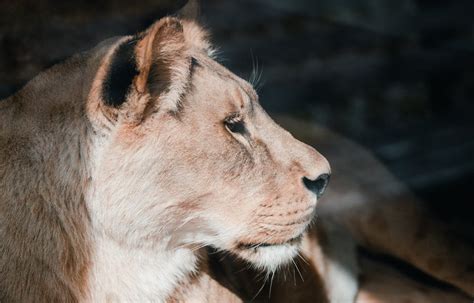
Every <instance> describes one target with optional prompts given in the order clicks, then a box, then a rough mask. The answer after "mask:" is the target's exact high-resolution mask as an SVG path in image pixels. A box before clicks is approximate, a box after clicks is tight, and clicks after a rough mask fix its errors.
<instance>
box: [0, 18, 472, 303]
mask: <svg viewBox="0 0 474 303" xmlns="http://www.w3.org/2000/svg"><path fill="white" fill-rule="evenodd" d="M131 41H133V43H131ZM211 54H212V47H211V45H210V43H209V42H208V40H207V34H206V32H205V31H204V30H203V29H202V28H201V27H200V26H198V25H197V24H195V23H194V22H193V21H189V20H179V19H176V18H171V17H167V18H163V19H161V20H159V21H157V22H156V23H155V24H153V25H152V26H151V27H150V28H149V29H147V30H146V31H145V32H143V33H141V34H139V35H137V36H134V37H130V36H129V37H117V38H112V39H110V40H107V41H105V42H103V43H101V44H100V45H98V46H97V47H96V48H94V49H93V50H91V51H88V52H85V53H83V54H79V55H76V56H74V57H73V58H71V59H69V60H67V61H66V62H64V63H62V64H59V65H57V66H55V67H53V68H51V69H49V70H47V71H45V72H44V73H42V74H40V75H39V76H38V77H36V78H35V79H33V80H32V81H31V82H30V83H28V84H27V85H26V86H25V87H24V88H23V89H22V90H21V91H19V92H18V93H17V94H15V95H14V96H12V97H10V98H8V99H6V100H3V101H2V102H1V103H0V126H1V128H0V273H1V279H0V301H1V302H33V301H34V302H104V301H124V302H125V301H129V302H130V301H134V302H148V301H153V302H164V301H169V302H182V301H186V302H203V301H208V302H215V301H221V302H224V301H225V302H241V301H243V300H247V299H251V298H252V297H254V296H255V293H256V292H257V291H258V289H255V286H256V285H258V284H257V282H258V281H257V282H255V283H249V281H253V280H252V279H254V278H255V274H256V272H255V270H258V269H263V270H264V271H265V272H267V273H269V274H272V273H273V272H275V270H276V269H277V268H279V267H282V266H284V265H285V264H287V263H290V262H292V260H293V258H294V257H295V256H296V255H297V254H298V253H300V252H301V253H302V254H303V255H304V256H305V258H306V259H307V260H308V261H307V263H305V264H306V265H304V264H300V266H301V267H303V268H304V269H305V270H303V271H302V273H301V275H302V277H305V278H306V279H305V281H306V282H305V283H303V284H296V283H295V285H294V286H292V285H291V280H290V284H289V283H285V282H284V280H277V281H275V283H279V284H278V287H276V290H274V296H273V297H272V298H275V301H279V300H280V302H288V296H289V297H290V298H292V299H294V300H295V301H303V302H304V301H306V300H308V298H312V299H314V298H315V296H317V298H318V300H319V301H320V302H325V301H337V300H352V299H355V298H356V295H357V293H356V292H357V291H358V281H357V274H358V272H357V270H358V269H357V266H356V264H355V263H356V260H355V245H356V243H355V242H353V240H352V239H355V240H356V241H357V244H362V245H365V246H367V247H372V248H374V249H375V250H378V251H382V252H384V253H388V254H393V255H395V256H397V257H400V258H402V259H405V260H407V261H408V262H410V263H412V264H414V265H415V266H417V267H419V268H421V269H422V270H424V271H426V272H428V273H430V274H432V275H433V276H435V277H438V278H440V279H442V280H444V281H446V282H449V283H451V284H453V285H455V286H457V287H459V288H460V289H462V290H464V291H465V292H466V293H468V294H470V295H472V294H473V293H474V290H473V288H472V284H470V283H469V281H472V280H473V279H472V276H473V273H472V270H471V271H469V270H470V269H469V265H471V266H472V264H473V263H472V262H471V259H472V254H471V251H470V250H469V249H467V248H464V247H463V246H462V245H460V244H459V242H453V243H452V244H451V245H450V246H449V247H448V248H446V247H445V246H443V244H444V243H446V242H447V240H449V239H448V235H447V233H445V232H442V231H440V227H439V226H437V225H433V224H432V222H430V221H428V220H426V219H424V217H423V216H422V214H423V213H422V212H421V211H420V210H419V209H418V208H416V207H415V206H414V205H416V203H413V204H410V203H407V204H395V203H389V202H390V201H392V200H393V199H394V198H393V197H395V198H396V193H398V192H400V191H403V188H401V187H400V185H399V184H398V183H396V182H395V183H390V182H389V181H391V180H392V179H391V176H390V175H389V174H387V173H386V172H385V171H384V170H383V169H378V170H374V171H373V174H374V178H377V180H379V181H380V180H383V184H384V185H387V188H388V189H389V191H387V188H375V189H373V188H371V187H370V184H372V183H371V181H370V180H365V181H366V183H362V182H361V183H360V184H359V183H357V184H356V185H353V183H354V182H360V181H361V180H360V179H361V178H354V179H351V178H348V177H347V176H348V175H351V174H352V175H356V176H357V173H358V170H357V169H356V170H351V171H349V167H351V168H352V167H354V163H352V164H351V165H352V166H349V165H346V164H344V163H342V164H340V163H339V164H337V168H338V171H339V175H338V178H337V179H335V183H336V185H337V184H338V183H339V184H338V185H337V186H336V188H337V189H338V191H335V192H333V193H332V194H331V195H332V200H334V202H332V204H326V205H331V206H325V207H324V204H322V205H321V207H320V208H319V212H320V213H321V217H322V218H321V219H322V220H319V221H318V222H319V223H318V230H315V229H314V228H312V229H310V230H309V232H306V233H305V231H307V230H308V226H309V224H310V222H311V221H312V220H313V219H314V218H315V210H316V203H317V196H316V193H315V192H312V191H311V190H310V189H308V188H307V187H306V186H305V182H304V181H303V180H304V179H303V178H307V179H309V180H315V179H316V178H317V177H318V176H320V175H322V174H328V173H329V172H330V168H329V164H328V162H327V161H326V159H325V158H324V157H323V156H321V155H320V154H319V153H318V152H317V151H316V150H314V149H313V148H312V147H310V146H308V145H306V144H303V143H302V142H300V141H298V140H296V139H295V138H293V137H292V136H291V135H290V134H289V133H288V132H286V131H285V130H283V129H282V128H281V127H280V126H278V125H277V124H276V123H275V122H274V121H273V120H271V119H270V118H269V116H268V115H267V114H266V113H265V112H264V110H263V109H262V107H261V106H260V105H259V103H258V97H257V95H256V93H255V91H254V89H253V88H252V87H251V85H249V83H247V82H246V81H244V80H242V79H240V78H238V77H237V76H236V75H234V74H232V73H231V72H230V71H228V70H227V69H225V68H224V67H223V66H221V65H220V64H218V63H217V62H216V61H214V60H213V59H212V56H210V55H211ZM307 129H309V128H308V127H306V126H305V127H303V131H301V133H303V132H304V130H306V131H307ZM313 131H315V130H313ZM315 133H317V132H316V131H315ZM318 134H319V135H320V136H318V138H319V140H321V139H323V140H322V141H318V143H321V146H323V147H324V144H325V143H326V144H328V143H327V142H330V140H331V138H333V137H332V136H333V135H332V134H330V133H329V135H328V133H318ZM331 142H335V141H331ZM337 142H339V144H342V145H339V146H340V147H339V149H338V150H354V149H355V147H354V146H353V145H351V144H347V143H344V140H339V141H337ZM344 144H345V145H344ZM326 146H327V145H326ZM341 146H342V147H341ZM344 146H345V147H344ZM346 147H347V148H346ZM358 161H359V162H357V163H356V164H358V165H362V166H364V167H379V165H378V164H377V163H375V164H374V161H373V159H372V158H370V157H369V156H366V155H365V154H364V155H363V157H362V158H361V159H359V160H358ZM359 169H360V170H362V167H359ZM337 180H339V181H337ZM354 180H357V181H354ZM389 184H396V186H395V188H390V187H389ZM351 186H352V187H351ZM351 188H358V190H359V191H358V192H357V191H352V190H350V189H351ZM384 190H385V191H384ZM390 190H391V191H392V193H393V195H392V196H390V195H387V194H386V193H387V192H390ZM361 193H363V195H362V194H361ZM391 197H392V198H391ZM380 201H384V202H387V203H384V204H381V203H379V202H380ZM407 201H410V200H409V199H408V200H407ZM400 205H402V207H403V209H405V210H408V211H409V216H408V217H407V216H404V215H403V214H407V212H403V211H400V208H399V207H400ZM354 209H358V210H359V211H358V212H354V211H353V210H354ZM354 214H357V217H356V218H355V217H354ZM402 219H403V220H402ZM402 221H403V224H400V222H402ZM420 222H428V223H427V224H424V223H420ZM374 226H375V227H376V228H373V227H374ZM424 226H425V227H429V228H430V231H431V230H435V231H436V233H431V232H426V230H424V229H423V227H424ZM341 230H342V232H341ZM344 230H346V231H350V233H351V234H350V237H349V235H348V234H345V233H344ZM413 230H416V231H417V232H414V233H412V231H413ZM407 235H409V236H408V238H407ZM440 239H441V240H440ZM403 244H406V245H403ZM205 246H207V247H213V248H214V250H215V251H216V252H213V253H212V254H210V255H209V254H208V251H206V250H205V249H204V248H203V247H205ZM450 247H455V248H456V249H454V250H453V251H452V252H451V253H452V254H453V255H454V256H455V257H456V258H453V259H450V260H440V259H439V258H436V253H440V252H441V253H446V250H449V248H450ZM217 252H223V253H224V254H228V253H230V254H231V255H232V256H237V257H238V258H239V260H241V259H243V260H246V262H250V263H251V264H253V269H246V265H245V264H246V263H245V264H244V265H242V264H237V265H236V264H233V262H235V260H234V259H232V260H228V261H227V260H226V259H225V258H224V259H222V260H219V259H218V260H217V261H216V260H215V259H213V255H214V253H217ZM341 252H344V254H343V253H341ZM346 252H347V254H345V253H346ZM208 256H209V258H208ZM469 258H471V259H469ZM341 261H342V262H344V263H345V264H344V265H343V266H341ZM239 262H240V261H239ZM235 266H237V267H239V266H240V267H241V270H240V271H234V269H235ZM463 266H465V267H463ZM347 269H349V270H347ZM471 269H472V268H471ZM375 272H377V271H375ZM249 277H250V279H249ZM278 281H280V282H278ZM282 281H283V282H282ZM368 281H369V282H370V279H369V280H368ZM341 283H343V284H341ZM370 285H372V284H369V286H370ZM264 286H265V285H264ZM266 287H267V288H269V289H270V290H271V289H272V286H271V285H270V286H269V287H268V285H267V286H266ZM362 287H364V285H363V284H362ZM370 289H377V287H374V286H373V285H372V286H371V288H369V290H370ZM342 290H343V291H342ZM364 290H366V289H364V288H362V289H361V291H360V292H359V295H360V296H362V298H367V296H368V295H370V292H369V294H367V292H364ZM249 294H250V297H249ZM364 296H365V297H364ZM257 297H258V296H257ZM297 298H298V300H297Z"/></svg>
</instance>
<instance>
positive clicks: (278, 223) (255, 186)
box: [87, 17, 330, 270]
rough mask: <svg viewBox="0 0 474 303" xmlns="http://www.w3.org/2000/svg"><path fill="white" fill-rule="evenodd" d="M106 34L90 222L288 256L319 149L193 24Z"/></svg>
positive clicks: (154, 239) (306, 217)
mask: <svg viewBox="0 0 474 303" xmlns="http://www.w3.org/2000/svg"><path fill="white" fill-rule="evenodd" d="M112 44H113V46H112V47H110V46H107V47H108V50H107V55H105V56H104V59H103V60H102V64H101V67H100V69H99V71H98V72H97V74H96V76H95V80H94V83H93V87H92V90H91V93H90V95H89V98H88V100H89V101H88V105H87V115H88V116H89V119H90V120H91V121H92V123H93V127H94V129H95V130H96V137H95V139H94V141H93V142H92V143H91V144H92V145H93V150H94V157H95V161H94V163H95V164H94V167H93V169H92V171H93V173H92V178H91V180H92V181H91V184H92V185H91V188H90V192H89V201H91V202H90V204H91V205H90V208H91V209H92V212H91V214H92V221H93V223H94V224H95V226H96V228H97V229H99V230H101V231H102V232H103V234H105V235H107V237H111V238H112V239H114V240H116V241H117V242H119V243H121V245H128V246H140V247H143V246H148V247H153V246H158V245H162V246H163V245H164V246H166V249H174V248H177V247H191V248H197V247H201V246H204V245H210V246H213V247H215V248H217V249H221V250H225V251H228V252H232V253H234V254H236V255H238V256H240V257H242V258H244V259H246V260H248V261H250V262H252V263H253V264H255V265H256V266H258V267H262V268H266V269H270V270H273V269H274V268H276V267H277V266H278V265H279V264H282V263H284V262H285V261H288V260H290V259H291V258H292V257H294V256H295V254H296V253H297V250H298V245H299V239H300V237H301V235H302V233H303V232H304V231H305V229H306V228H307V226H308V224H309V223H310V222H311V220H312V219H313V218H314V215H315V206H316V202H317V199H318V197H319V196H320V195H321V194H322V192H323V191H324V188H325V186H326V184H327V181H328V176H329V173H330V168H329V164H328V162H327V161H326V159H325V158H324V157H323V156H321V155H320V154H319V153H318V152H317V151H316V150H314V149H313V148H312V147H310V146H308V145H306V144H304V143H302V142H300V141H298V140H296V139H294V138H293V137H292V136H291V134H289V133H288V132H286V131H285V130H284V129H282V128H281V127H279V126H278V125H277V124H276V123H275V122H274V121H272V119H271V118H270V117H269V116H268V115H267V114H266V112H265V111H264V110H263V108H262V107H261V106H260V104H259V102H258V96H257V94H256V92H255V90H254V89H253V88H252V86H251V85H250V84H249V83H248V82H246V81H245V80H242V79H241V78H239V77H238V76H236V75H235V74H233V73H232V72H230V71H229V70H227V69H226V68H225V67H223V66H222V65H220V64H219V63H217V62H216V61H215V60H214V59H213V58H212V49H211V46H210V44H209V42H208V41H207V39H206V33H205V32H204V31H203V30H202V28H200V27H199V26H198V25H196V24H195V23H193V22H191V21H184V20H179V19H176V18H171V17H167V18H164V19H161V20H159V21H158V22H157V23H155V24H154V25H153V26H152V27H151V28H149V29H148V30H147V31H146V32H144V33H142V34H139V35H137V36H134V37H126V38H121V39H119V40H117V41H115V42H113V43H112Z"/></svg>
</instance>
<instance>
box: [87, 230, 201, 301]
mask: <svg viewBox="0 0 474 303" xmlns="http://www.w3.org/2000/svg"><path fill="white" fill-rule="evenodd" d="M94 250H95V252H94V256H93V261H92V270H91V274H90V278H89V283H90V295H91V300H92V302H105V301H117V302H164V301H166V299H167V298H168V297H169V296H170V295H171V294H172V293H173V291H174V290H175V288H176V287H177V286H179V285H181V284H183V283H186V281H187V279H188V277H189V276H190V275H191V274H192V272H193V271H194V270H195V269H196V266H197V256H196V254H195V253H194V252H193V251H192V250H190V249H187V248H180V249H175V250H166V249H165V248H164V247H163V248H162V249H160V248H159V247H158V248H156V247H155V248H153V249H150V248H130V247H127V246H124V245H121V244H119V243H117V242H115V241H114V240H112V239H109V238H105V237H104V236H100V237H99V239H97V241H96V245H95V249H94Z"/></svg>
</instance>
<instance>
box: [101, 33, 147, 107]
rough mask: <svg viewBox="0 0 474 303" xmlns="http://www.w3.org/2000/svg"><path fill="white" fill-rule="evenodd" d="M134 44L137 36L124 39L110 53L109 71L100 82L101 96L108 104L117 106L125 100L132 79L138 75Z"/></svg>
mask: <svg viewBox="0 0 474 303" xmlns="http://www.w3.org/2000/svg"><path fill="white" fill-rule="evenodd" d="M136 44H137V38H133V39H131V40H129V41H126V42H124V43H122V44H121V45H120V46H119V47H118V48H117V49H116V50H115V52H114V54H113V55H112V56H113V58H112V60H111V63H110V66H109V71H108V72H107V75H106V76H105V79H104V82H103V84H102V97H103V99H104V101H105V104H107V105H109V106H113V107H119V106H120V105H122V104H123V103H124V102H125V100H126V97H127V94H128V92H129V90H130V86H131V85H132V81H133V79H134V78H135V77H136V76H137V75H138V67H137V61H136V58H135V51H134V50H135V45H136Z"/></svg>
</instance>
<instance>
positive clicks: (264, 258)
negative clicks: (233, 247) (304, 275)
mask: <svg viewBox="0 0 474 303" xmlns="http://www.w3.org/2000/svg"><path fill="white" fill-rule="evenodd" d="M300 240H301V239H300V238H297V239H292V240H290V241H288V242H285V243H282V244H273V245H269V244H260V245H259V244H255V245H243V246H242V245H241V246H240V247H239V248H238V250H237V251H236V252H235V253H236V254H237V255H238V256H239V257H241V258H243V259H245V260H247V261H248V262H250V263H251V264H253V265H254V266H255V267H256V268H258V269H262V270H265V271H270V272H274V271H276V270H277V269H278V268H279V267H280V266H282V265H285V264H287V263H289V262H291V260H293V259H294V258H295V257H296V256H297V255H298V251H299V249H300V242H301V241H300Z"/></svg>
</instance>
